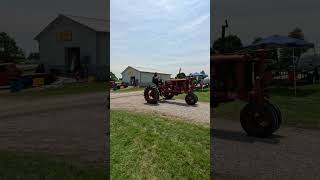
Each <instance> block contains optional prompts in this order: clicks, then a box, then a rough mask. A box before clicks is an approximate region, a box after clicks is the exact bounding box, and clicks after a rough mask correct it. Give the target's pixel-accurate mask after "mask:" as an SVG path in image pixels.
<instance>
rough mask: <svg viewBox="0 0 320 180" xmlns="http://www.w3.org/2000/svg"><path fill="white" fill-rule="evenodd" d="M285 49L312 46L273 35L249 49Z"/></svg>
mask: <svg viewBox="0 0 320 180" xmlns="http://www.w3.org/2000/svg"><path fill="white" fill-rule="evenodd" d="M261 46H269V47H283V48H285V47H287V48H313V47H314V44H313V43H309V42H307V41H305V40H302V39H297V38H292V37H288V36H280V35H273V36H269V37H267V38H263V39H262V40H260V41H259V42H257V43H254V44H252V45H250V46H249V47H261Z"/></svg>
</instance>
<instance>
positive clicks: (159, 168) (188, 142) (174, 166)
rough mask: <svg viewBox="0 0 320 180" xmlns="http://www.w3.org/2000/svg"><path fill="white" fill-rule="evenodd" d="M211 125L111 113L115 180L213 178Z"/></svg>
mask: <svg viewBox="0 0 320 180" xmlns="http://www.w3.org/2000/svg"><path fill="white" fill-rule="evenodd" d="M209 176H210V132H209V128H208V127H204V126H198V125H194V124H189V123H184V122H181V121H178V120H171V119H167V118H165V117H161V116H158V115H152V114H144V113H129V112H125V111H112V112H111V179H209Z"/></svg>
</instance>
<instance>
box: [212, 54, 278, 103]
mask: <svg viewBox="0 0 320 180" xmlns="http://www.w3.org/2000/svg"><path fill="white" fill-rule="evenodd" d="M266 53H267V52H266V51H265V50H258V51H255V52H251V53H249V52H245V53H235V54H224V55H214V56H211V66H212V71H213V73H212V77H211V78H212V79H213V81H214V87H213V96H214V97H213V101H214V104H216V105H218V104H219V103H222V102H228V101H233V100H235V99H240V100H243V101H248V102H255V103H259V104H262V103H264V102H265V100H266V99H269V93H268V86H269V84H270V83H271V81H272V73H271V71H270V70H267V68H266V61H265V58H266ZM219 83H220V84H222V85H221V86H219Z"/></svg>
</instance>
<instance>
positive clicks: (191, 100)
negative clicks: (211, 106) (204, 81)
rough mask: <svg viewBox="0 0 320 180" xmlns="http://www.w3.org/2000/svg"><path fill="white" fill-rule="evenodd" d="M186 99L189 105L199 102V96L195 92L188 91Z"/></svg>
mask: <svg viewBox="0 0 320 180" xmlns="http://www.w3.org/2000/svg"><path fill="white" fill-rule="evenodd" d="M185 100H186V103H187V104H188V105H195V104H196V103H197V102H198V96H197V95H195V94H194V93H188V94H187V95H186V98H185Z"/></svg>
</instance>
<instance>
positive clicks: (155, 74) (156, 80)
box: [152, 72, 160, 87]
mask: <svg viewBox="0 0 320 180" xmlns="http://www.w3.org/2000/svg"><path fill="white" fill-rule="evenodd" d="M159 82H160V80H159V77H158V73H156V72H155V73H154V74H153V77H152V83H153V84H155V85H156V86H157V87H159Z"/></svg>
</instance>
